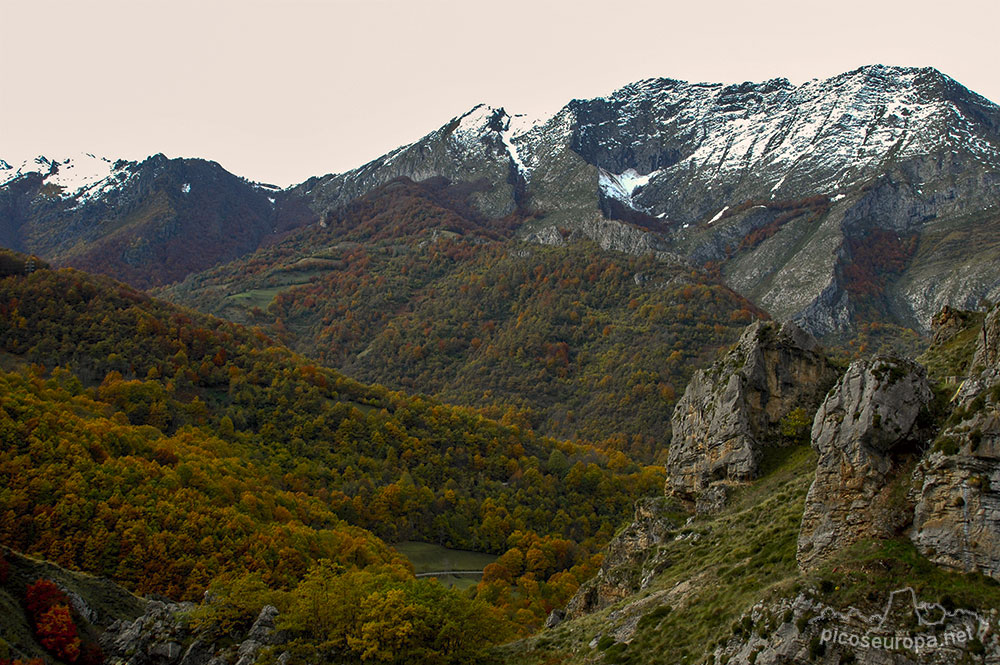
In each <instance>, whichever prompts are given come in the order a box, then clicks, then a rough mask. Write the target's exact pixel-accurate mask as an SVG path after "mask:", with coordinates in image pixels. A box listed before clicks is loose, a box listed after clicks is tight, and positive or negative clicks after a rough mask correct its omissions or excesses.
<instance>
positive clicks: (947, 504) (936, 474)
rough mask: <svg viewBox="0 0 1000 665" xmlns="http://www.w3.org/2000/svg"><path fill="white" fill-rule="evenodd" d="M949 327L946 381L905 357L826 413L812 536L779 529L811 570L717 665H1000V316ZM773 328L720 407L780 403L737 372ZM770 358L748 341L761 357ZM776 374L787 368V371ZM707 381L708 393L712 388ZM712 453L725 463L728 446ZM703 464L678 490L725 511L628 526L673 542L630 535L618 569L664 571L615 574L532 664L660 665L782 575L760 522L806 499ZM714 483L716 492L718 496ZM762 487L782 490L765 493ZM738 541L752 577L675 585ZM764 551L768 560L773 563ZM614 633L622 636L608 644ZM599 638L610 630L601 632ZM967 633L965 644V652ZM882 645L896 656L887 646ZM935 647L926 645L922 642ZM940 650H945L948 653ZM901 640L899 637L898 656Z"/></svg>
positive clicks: (877, 361)
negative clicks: (715, 476) (658, 650)
mask: <svg viewBox="0 0 1000 665" xmlns="http://www.w3.org/2000/svg"><path fill="white" fill-rule="evenodd" d="M935 324H936V326H937V328H936V331H935V337H934V343H933V345H932V347H931V349H930V350H929V351H928V352H927V353H926V354H925V355H924V356H922V358H921V361H922V362H923V363H926V364H927V367H930V368H932V371H931V372H928V370H926V369H925V367H924V365H923V364H922V363H918V362H916V361H912V360H906V359H901V358H893V357H880V356H876V357H873V358H869V359H863V360H858V361H856V362H854V363H852V364H851V365H850V366H849V367H848V368H847V369H846V371H844V373H843V374H842V375H841V377H840V378H839V380H838V381H836V383H835V385H834V386H833V387H832V389H830V391H829V392H828V393H827V394H826V396H825V398H824V399H822V401H821V402H820V403H819V406H818V408H815V409H814V411H815V413H814V414H811V415H813V417H812V429H811V446H810V447H811V448H812V451H813V454H814V455H815V457H814V458H813V459H815V463H814V465H813V466H812V467H811V468H812V469H814V472H808V471H806V472H805V473H800V476H799V478H798V480H800V481H806V482H808V484H807V485H801V487H802V490H801V491H802V492H803V495H801V496H802V499H801V501H802V502H801V503H800V504H798V505H799V508H798V509H797V510H798V511H800V512H798V513H797V514H798V515H800V516H801V517H800V518H796V519H794V521H793V524H792V525H790V526H791V527H792V528H794V533H788V534H785V531H784V530H783V529H782V528H780V527H779V526H777V525H776V526H775V527H774V528H772V529H771V530H770V531H769V532H768V533H770V534H773V535H772V536H770V537H772V538H778V539H779V541H780V540H781V539H783V538H786V537H787V538H788V539H789V540H790V541H791V542H790V544H791V554H792V563H793V564H794V565H793V566H792V567H791V568H789V569H786V570H785V572H784V573H783V574H784V575H785V577H781V576H780V575H781V574H782V573H778V575H779V577H776V578H775V582H776V583H775V584H774V585H773V586H772V587H771V588H770V589H769V590H768V592H767V593H761V594H760V595H758V596H757V598H756V599H755V600H753V601H751V602H749V603H748V604H747V605H746V606H745V607H746V609H745V610H743V611H742V613H740V614H737V615H736V616H734V617H733V619H732V621H733V623H732V626H731V630H727V629H726V628H725V627H721V626H720V632H719V634H720V635H721V637H719V638H718V639H717V640H716V641H715V642H714V643H712V644H711V645H710V647H709V648H708V650H707V651H702V652H701V653H702V654H703V656H699V657H705V658H707V659H708V662H715V663H730V664H732V663H739V664H741V665H742V664H745V665H763V664H768V665H772V664H773V665H776V664H778V663H786V664H787V663H803V664H804V663H811V662H819V663H828V664H830V665H833V664H841V663H845V662H852V663H862V664H864V665H882V664H886V665H888V664H892V665H904V664H905V665H910V664H915V663H928V664H939V663H957V662H984V663H1000V593H998V592H997V591H996V589H997V581H998V580H1000V565H998V564H1000V501H998V499H1000V491H998V488H1000V454H998V440H1000V437H998V435H1000V364H998V359H1000V306H997V307H995V308H993V310H992V311H990V312H989V313H988V314H987V315H986V316H985V317H983V316H982V315H981V314H975V313H970V312H960V311H956V310H944V311H942V312H941V313H940V314H939V315H938V316H937V317H935ZM770 325H772V326H773V324H770ZM762 327H763V326H762V325H761V324H754V325H753V326H752V327H751V328H750V329H748V330H747V334H745V335H744V338H743V340H741V343H740V345H737V347H735V348H734V350H733V351H731V352H730V353H729V354H728V355H727V356H726V358H724V359H723V361H721V362H720V363H718V364H717V365H716V367H715V368H713V369H714V370H715V371H716V372H717V376H718V378H716V379H714V383H713V384H712V385H713V386H717V389H716V391H715V393H716V394H717V395H724V394H726V391H727V386H729V385H730V384H732V385H733V386H734V388H733V389H731V390H729V397H730V399H727V400H720V401H718V404H727V405H732V406H729V407H728V411H729V413H746V410H745V408H744V406H743V405H744V404H745V403H747V402H753V403H754V404H755V406H756V407H757V408H758V409H761V408H763V407H764V406H765V405H766V404H767V403H768V400H767V399H760V400H757V399H754V400H748V399H746V397H745V396H746V393H743V397H741V398H739V399H733V398H734V397H738V396H740V395H741V393H740V391H739V390H737V388H736V387H738V386H739V385H740V384H741V381H742V379H741V378H740V372H741V371H743V366H741V365H740V363H739V362H738V361H737V362H734V359H738V358H741V357H745V354H744V355H740V354H737V353H736V351H737V350H738V349H739V348H740V347H741V346H743V345H744V343H745V342H749V340H753V339H759V332H760V329H761V328H762ZM756 347H757V345H756V344H749V343H748V344H747V347H746V348H756ZM744 350H745V349H744ZM727 362H728V370H725V372H724V371H723V370H724V368H726V363H727ZM794 365H795V361H793V362H792V366H794ZM772 374H775V375H777V374H780V371H776V370H772ZM709 375H710V373H709ZM956 377H957V380H956ZM705 378H706V377H705V376H700V377H699V379H698V380H699V381H700V382H702V384H704V383H705ZM690 391H691V394H692V395H694V394H696V393H699V392H700V393H701V394H703V395H707V394H711V392H710V391H709V392H705V391H704V390H703V388H701V387H699V386H698V385H695V382H692V387H691V388H690ZM949 400H950V401H949ZM701 401H702V403H707V401H706V400H704V399H703V400H701ZM785 408H786V407H785V406H782V409H780V410H779V411H776V412H780V411H782V410H785ZM693 422H697V423H698V427H699V428H701V429H702V430H703V432H704V433H706V434H711V433H713V432H715V433H718V432H725V433H726V438H725V440H731V439H733V438H735V437H736V436H742V437H743V440H744V441H756V438H755V433H754V430H753V425H752V424H751V423H753V422H758V423H764V422H767V421H766V420H765V419H764V418H762V417H761V418H760V419H759V420H757V421H754V420H753V419H752V418H744V417H741V418H737V419H724V418H723V419H719V420H713V419H712V418H705V417H703V416H701V417H700V420H697V421H693ZM771 422H773V421H771ZM713 423H721V425H718V424H713ZM691 429H692V431H693V430H694V429H695V428H694V427H692V428H691ZM703 450H704V453H705V455H706V456H708V455H709V454H710V451H711V450H712V449H711V448H708V447H705V448H703ZM733 450H734V449H729V450H728V451H727V452H733ZM745 450H752V448H749V447H748V448H745ZM799 450H801V449H799ZM747 458H748V456H746V455H743V456H740V455H735V456H734V457H733V458H732V459H733V461H732V462H730V463H731V464H733V465H734V466H733V468H735V469H737V470H742V469H745V468H747V467H746V466H745V465H744V460H745V459H747ZM695 459H696V455H695V454H693V453H691V454H690V455H688V456H687V457H684V456H679V455H676V454H672V456H671V458H670V462H669V464H668V475H669V476H670V477H671V478H672V479H673V483H668V486H667V491H668V494H674V495H676V494H678V491H677V489H675V488H680V489H682V490H686V491H687V492H690V491H691V489H690V488H695V490H696V494H697V490H700V493H701V496H700V498H701V500H702V502H704V503H711V504H714V505H713V508H712V510H710V511H701V512H699V511H697V510H696V509H695V507H694V506H693V505H691V504H689V505H688V506H687V508H688V510H689V511H690V512H689V513H688V514H689V515H690V517H688V519H687V520H686V521H684V523H683V526H681V527H677V526H676V525H677V524H679V523H680V522H681V520H682V519H683V516H680V518H679V517H678V516H671V518H670V520H669V521H668V520H664V519H663V518H660V519H661V523H660V525H659V526H657V525H656V524H655V523H650V522H649V520H648V519H646V520H642V521H637V523H636V524H634V525H632V526H630V527H628V528H626V529H625V531H624V532H623V534H630V533H633V531H634V530H635V529H639V528H641V529H642V530H643V532H646V533H649V532H656V531H659V532H660V533H661V534H663V535H662V536H661V537H660V538H659V539H658V540H657V541H655V542H654V543H652V544H651V543H650V541H649V540H648V539H647V540H644V539H639V538H621V539H619V540H618V541H617V542H616V545H615V552H614V554H613V557H610V559H611V560H612V561H613V562H615V563H619V565H621V563H625V564H627V563H628V562H637V561H641V562H648V561H654V562H656V563H657V566H649V565H645V564H644V565H643V566H642V568H641V569H642V570H643V571H646V570H649V571H651V572H652V574H650V575H648V576H646V577H643V578H642V581H641V584H638V585H637V584H635V583H634V580H635V579H636V577H637V573H638V569H637V568H636V567H635V566H633V568H632V570H631V580H633V581H630V582H628V583H621V580H625V579H628V578H627V576H626V575H624V574H620V575H618V576H617V577H616V576H614V575H610V574H609V573H611V572H612V571H613V570H614V569H615V566H609V568H608V570H603V571H602V573H603V576H599V578H598V579H600V580H601V584H600V585H597V584H594V585H593V586H590V585H585V586H584V587H583V588H582V589H581V593H580V594H578V596H577V597H576V598H574V599H573V601H572V602H571V604H570V607H569V609H570V611H569V612H567V618H568V619H571V620H570V621H566V622H563V623H561V624H559V625H558V626H557V627H556V628H554V629H552V631H553V632H552V636H551V637H549V638H543V639H540V640H537V641H536V642H534V644H533V645H532V646H530V648H528V649H527V650H526V652H527V653H529V654H532V653H535V652H538V653H540V654H549V655H551V654H553V653H564V654H565V653H567V651H565V650H563V651H558V650H556V651H553V649H554V647H553V646H551V645H553V644H566V643H569V644H571V645H572V644H578V646H573V647H571V648H570V651H569V652H568V653H572V654H573V655H572V656H570V657H569V659H568V662H596V661H594V660H593V659H594V658H595V657H596V658H598V659H599V660H600V659H601V656H599V654H602V653H603V661H604V662H652V661H650V660H649V659H648V658H646V657H645V656H643V655H642V654H644V653H646V652H647V651H648V649H649V645H651V644H664V643H666V644H669V643H670V640H669V639H666V638H665V637H664V635H662V634H661V632H660V631H662V630H667V628H665V627H667V626H670V627H671V628H670V630H673V631H676V630H678V627H683V626H687V629H688V630H701V629H702V628H701V626H703V625H704V623H705V622H711V621H712V617H711V616H710V615H708V616H703V615H702V614H699V612H698V610H697V608H698V607H700V605H699V603H700V604H706V603H707V604H711V603H712V602H713V599H714V598H716V597H718V596H719V594H722V597H726V598H730V599H732V598H735V597H738V596H739V595H740V592H741V589H742V588H744V587H741V586H740V584H750V583H752V582H753V581H755V580H756V579H757V575H764V574H766V573H765V572H764V568H765V566H766V563H770V562H773V561H775V560H776V556H777V555H770V556H765V555H764V553H765V552H766V551H767V550H766V545H764V544H763V543H758V544H754V538H755V535H754V534H755V533H756V532H757V530H759V529H761V528H766V527H762V525H761V524H759V523H758V522H757V520H759V519H761V516H762V515H761V513H759V512H755V510H759V511H763V513H765V514H768V515H773V516H774V519H775V520H776V524H780V523H781V516H782V515H783V513H782V511H781V510H779V509H778V508H777V505H769V504H767V501H770V500H774V499H775V496H774V495H775V493H776V492H780V493H778V494H777V496H779V497H782V498H783V499H784V501H785V502H787V501H790V500H792V501H793V500H794V496H795V492H794V491H793V490H791V489H790V488H791V486H790V485H784V486H782V485H780V484H779V483H780V481H779V479H777V478H772V477H770V476H767V475H765V476H763V477H762V479H761V480H758V481H757V482H754V483H741V484H737V485H727V484H724V483H720V482H719V481H715V482H714V484H713V482H712V481H711V472H710V471H708V472H707V475H706V471H704V470H701V469H699V473H692V472H691V469H692V468H694V469H697V467H694V466H692V465H691V463H690V461H689V460H695ZM724 459H725V458H724V457H723V456H716V457H715V458H713V460H712V463H714V464H718V466H717V467H715V468H718V469H723V470H725V469H727V468H728V467H727V464H726V462H725V461H722V460H724ZM711 468H713V467H711V466H710V465H708V464H705V465H704V467H703V469H711ZM804 468H808V467H804ZM727 473H728V472H727ZM690 478H695V479H698V480H696V481H694V482H692V481H690V480H687V479H690ZM703 479H708V484H707V485H706V484H704V480H703ZM697 482H702V483H703V484H701V485H698V484H696V483H697ZM758 485H760V486H761V487H772V489H769V490H763V489H756V488H757V487H758ZM706 487H707V488H708V490H714V489H716V488H720V487H728V490H729V493H731V494H732V497H733V499H732V500H731V501H730V502H729V503H728V504H727V503H726V502H720V501H718V497H716V496H715V492H713V491H706ZM778 487H783V488H784V489H782V490H777V489H776V488H778ZM805 487H808V491H807V492H806V491H805ZM765 491H766V492H767V493H764V494H762V493H761V492H765ZM725 494H726V492H723V496H725ZM686 496H690V494H687V495H686ZM762 502H763V503H762ZM793 505H794V504H793ZM786 506H787V503H786ZM692 513H693V514H692ZM654 519H655V518H654ZM748 520H749V521H748ZM739 524H744V525H745V527H744V528H745V532H746V534H747V535H746V538H747V539H748V542H747V544H746V545H745V546H744V545H743V544H742V542H741V540H740V539H739V538H738V537H736V536H735V534H730V536H727V535H726V531H727V530H728V529H734V528H735V525H739ZM727 538H730V539H731V540H732V542H730V544H729V547H731V548H734V556H733V559H734V560H735V561H736V562H738V563H737V564H736V565H733V564H732V563H729V564H728V565H726V564H725V563H723V564H721V567H720V568H719V569H715V568H713V567H712V566H707V567H703V569H693V570H698V571H700V572H695V573H694V574H690V575H684V574H678V573H677V572H675V571H676V569H677V568H678V565H679V563H680V562H681V561H682V560H683V559H682V558H678V557H679V556H680V557H683V556H684V555H682V554H680V552H682V551H684V549H683V548H684V546H683V545H681V543H685V542H687V543H690V545H688V547H690V549H691V552H692V554H691V555H694V553H695V552H697V556H699V557H713V559H712V560H719V561H722V562H727V561H728V560H727V559H726V558H725V557H720V558H718V559H715V557H719V553H718V552H716V551H714V550H711V549H707V546H706V545H703V544H702V543H705V542H706V541H708V542H715V543H716V545H715V546H716V547H718V543H720V542H726V541H727ZM779 547H780V546H779ZM755 553H757V554H758V555H760V556H761V557H762V558H761V559H760V560H757V559H755V558H754V556H755ZM743 556H745V557H746V558H743V559H741V557H743ZM751 568H752V569H753V571H754V574H753V575H752V576H750V577H740V576H739V575H738V574H737V575H735V577H734V573H735V572H736V571H739V570H741V569H742V570H747V571H749V570H750V569H751ZM779 568H780V567H779ZM747 574H749V572H747ZM616 583H617V585H616ZM716 587H718V588H716ZM698 598H700V599H701V600H700V601H697V602H696V601H695V600H694V599H698ZM731 602H732V600H730V601H727V603H726V604H724V607H728V605H729V604H731ZM678 613H684V614H686V615H690V616H691V617H692V620H694V619H693V617H695V616H698V617H699V618H698V619H697V622H698V623H696V624H686V623H684V620H681V619H678V618H677V617H678ZM603 626H607V628H606V629H605V630H603V631H599V629H600V628H601V627H603ZM594 631H599V632H596V635H595V634H594ZM959 632H961V633H962V635H961V641H960V642H956V641H954V640H955V639H956V637H955V636H956V635H957V634H958V633H959ZM587 635H594V636H593V637H592V638H586V636H587ZM841 636H843V637H841ZM852 636H853V637H852ZM874 637H878V638H879V640H880V642H879V645H880V646H874V647H873V646H872V643H871V641H872V640H873V638H874ZM917 637H919V638H920V639H921V640H923V642H922V643H921V644H922V645H923V646H919V647H915V646H914V640H915V639H916V638H917ZM932 638H933V639H934V640H936V642H930V640H931V639H932ZM585 639H589V640H590V641H589V642H585V641H584V640H585ZM675 639H676V637H675ZM852 639H853V640H854V642H852V641H851V640H852ZM863 639H867V640H868V642H867V643H865V642H862V641H861V640H863ZM887 639H891V640H896V641H895V642H894V643H893V646H891V647H889V646H884V644H885V640H887ZM574 640H578V642H574ZM905 640H910V641H909V642H906V641H905ZM946 640H951V641H950V642H947V641H946ZM927 644H931V645H932V646H931V647H928V646H926V645H927ZM520 653H521V654H522V655H523V653H524V651H522V652H520ZM689 653H690V652H689ZM512 662H513V661H512Z"/></svg>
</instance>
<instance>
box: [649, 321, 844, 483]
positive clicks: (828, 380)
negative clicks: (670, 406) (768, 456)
mask: <svg viewBox="0 0 1000 665" xmlns="http://www.w3.org/2000/svg"><path fill="white" fill-rule="evenodd" d="M835 379H836V372H835V370H834V369H833V367H832V366H831V365H830V363H829V361H828V360H827V359H826V357H825V356H824V355H823V354H822V352H821V350H820V348H819V345H818V344H817V343H816V340H815V339H814V338H813V337H812V336H811V335H809V334H808V333H806V332H804V331H803V330H802V329H800V328H799V327H798V326H796V325H795V324H793V323H786V324H784V325H781V326H780V327H779V326H778V324H776V323H773V322H760V321H758V322H756V323H752V324H750V326H749V327H747V329H746V330H745V331H744V333H743V335H742V337H741V338H740V341H739V342H738V343H737V344H736V346H735V347H734V348H733V349H732V350H731V351H730V352H729V353H728V354H727V355H726V356H725V357H724V358H723V359H721V360H719V361H718V362H716V363H715V364H714V365H713V366H712V367H711V368H709V369H707V370H701V371H699V372H696V373H695V375H694V377H693V378H692V379H691V382H690V383H689V384H688V386H687V389H686V390H685V391H684V396H683V397H682V398H681V399H680V401H678V403H677V406H676V408H675V409H674V413H673V416H672V419H671V425H672V427H673V437H672V439H671V443H670V453H669V456H668V458H667V491H668V492H670V493H675V494H678V495H681V496H685V497H691V496H693V495H695V494H697V493H698V492H701V491H702V490H704V489H706V488H707V487H708V486H709V485H710V484H711V483H712V482H713V481H721V480H725V481H745V480H751V479H753V478H754V477H756V473H757V467H758V465H759V463H760V457H761V454H762V452H763V450H764V447H765V446H766V445H768V441H769V439H770V438H771V437H772V434H773V430H774V428H775V426H776V425H777V424H778V423H779V422H780V421H781V419H782V418H783V417H785V416H786V415H787V414H788V413H789V412H790V411H792V410H793V409H795V408H803V407H804V408H806V409H807V410H809V409H810V408H811V407H815V405H816V404H818V403H819V400H820V399H821V398H822V396H823V394H824V393H825V392H826V390H827V388H828V387H829V386H830V384H832V383H833V381H834V380H835Z"/></svg>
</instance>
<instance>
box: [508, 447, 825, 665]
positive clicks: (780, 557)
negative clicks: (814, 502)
mask: <svg viewBox="0 0 1000 665" xmlns="http://www.w3.org/2000/svg"><path fill="white" fill-rule="evenodd" d="M770 457H771V459H769V460H766V463H765V465H764V468H765V469H769V471H766V473H765V475H764V477H762V478H761V479H760V480H758V481H756V482H755V483H753V484H751V485H747V486H744V487H741V488H740V489H738V490H737V491H736V492H735V493H734V495H733V496H732V497H731V499H730V501H729V505H728V506H727V508H726V509H725V510H724V511H723V512H722V513H720V514H718V515H708V516H700V517H697V518H695V519H694V520H693V521H692V522H691V523H690V524H688V525H686V526H684V527H682V528H681V529H679V530H678V532H677V533H676V536H680V537H681V538H680V539H676V540H673V541H670V542H668V543H667V544H666V545H663V546H661V551H662V553H663V555H664V556H665V557H666V559H668V560H669V561H670V562H671V565H670V567H668V568H667V569H666V570H665V571H664V572H663V573H662V574H661V575H660V576H659V577H658V578H657V579H656V580H655V581H654V582H653V583H652V584H651V585H650V587H649V588H647V589H646V590H644V591H642V592H640V593H639V594H636V595H634V596H631V597H629V598H628V599H626V600H625V601H623V602H622V603H619V604H616V605H612V606H611V607H609V608H607V609H605V610H602V611H601V612H597V613H595V614H592V615H589V616H586V617H582V618H580V619H577V620H574V621H567V622H564V623H563V624H561V625H559V626H557V627H556V628H554V629H551V630H546V631H544V632H542V633H541V634H539V635H537V636H535V637H533V638H529V639H527V640H523V641H521V642H517V643H514V644H511V645H508V646H507V647H505V648H503V649H502V651H501V656H502V658H503V659H504V660H505V661H506V662H509V663H556V662H559V663H583V662H592V661H593V660H594V659H595V658H597V659H598V660H597V662H601V660H600V656H603V662H606V663H635V664H644V663H650V664H652V663H656V664H657V665H661V664H663V663H700V662H704V661H705V660H706V658H707V657H708V656H709V655H710V654H711V652H712V651H713V650H714V648H715V646H716V645H717V644H719V643H721V642H722V641H725V640H726V639H728V638H729V637H731V635H732V630H733V625H734V624H735V623H736V622H737V620H738V619H739V618H740V616H741V615H742V613H743V612H744V611H745V610H746V609H748V608H749V607H750V606H751V605H753V604H754V603H755V602H757V600H759V599H760V598H761V597H762V596H765V595H767V594H768V591H769V590H770V589H772V588H773V587H775V586H776V585H779V584H781V583H782V582H787V581H790V580H792V579H794V578H795V577H797V576H798V575H799V573H798V568H797V565H796V561H795V548H796V541H797V539H798V534H799V525H800V523H801V519H802V511H803V506H804V501H805V495H806V492H807V491H808V489H809V485H810V484H811V482H812V479H813V476H814V470H815V468H816V455H815V453H814V452H813V451H812V449H811V448H809V446H798V447H795V448H786V449H778V450H774V451H772V452H771V455H770ZM657 594H659V597H656V598H650V597H651V596H656V595H657ZM643 598H646V599H649V600H647V601H646V602H647V603H648V604H647V605H645V606H643V607H642V609H641V610H640V611H639V614H641V615H645V618H643V619H641V620H639V623H638V628H637V631H636V633H635V636H634V638H633V639H632V641H631V643H629V644H624V643H621V644H615V643H614V642H613V640H612V639H609V637H608V634H609V633H610V632H612V631H613V630H614V629H615V628H616V627H618V626H619V625H620V624H621V622H622V621H623V620H625V619H627V618H628V617H629V615H630V614H631V615H632V616H633V617H634V616H636V615H635V614H634V613H630V612H629V611H628V610H625V611H624V612H622V611H621V610H622V609H623V607H627V606H628V604H629V603H635V602H636V601H641V600H642V599H643ZM667 606H669V607H670V610H669V611H668V610H667V609H665V607H667ZM601 637H604V639H600V640H599V643H598V645H597V646H596V647H595V648H594V649H591V648H590V646H589V645H590V642H591V641H592V640H593V639H594V638H601ZM602 652H603V653H602Z"/></svg>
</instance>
